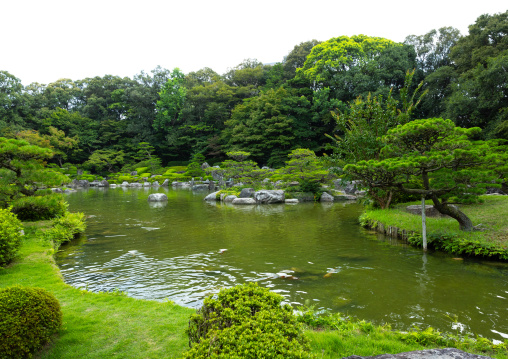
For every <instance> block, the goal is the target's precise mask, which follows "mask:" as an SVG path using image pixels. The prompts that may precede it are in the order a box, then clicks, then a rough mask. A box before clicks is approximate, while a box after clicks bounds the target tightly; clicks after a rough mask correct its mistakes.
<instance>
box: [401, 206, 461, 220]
mask: <svg viewBox="0 0 508 359" xmlns="http://www.w3.org/2000/svg"><path fill="white" fill-rule="evenodd" d="M452 206H453V205H452ZM454 207H456V206H454ZM406 212H409V213H411V214H415V215H417V216H421V215H422V206H421V205H419V204H415V205H412V206H407V207H406ZM425 216H426V217H448V216H447V215H445V214H441V213H439V211H438V210H437V209H435V208H434V206H433V205H431V204H426V205H425Z"/></svg>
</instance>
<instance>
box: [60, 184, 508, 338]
mask: <svg viewBox="0 0 508 359" xmlns="http://www.w3.org/2000/svg"><path fill="white" fill-rule="evenodd" d="M154 192H164V193H166V194H167V196H168V202H167V203H149V202H148V201H147V197H148V195H149V194H150V193H154ZM206 194H207V193H203V192H192V191H190V190H173V189H164V188H159V189H157V190H156V189H126V188H111V189H89V190H80V191H78V192H75V193H71V194H69V196H68V202H69V205H70V210H71V211H81V212H84V213H85V214H86V215H87V216H90V218H89V219H88V228H87V231H86V233H85V235H84V236H82V237H81V238H80V239H78V240H76V241H74V242H73V243H71V244H69V245H65V246H63V247H62V248H61V250H60V251H59V252H58V253H57V256H56V258H57V263H58V265H59V266H60V269H61V272H62V274H63V276H64V278H65V280H66V282H68V283H70V284H71V285H73V286H75V287H79V288H87V289H88V290H92V291H113V290H121V291H125V292H127V294H128V295H129V296H132V297H135V298H144V299H153V300H164V299H166V298H167V299H170V300H173V301H174V302H176V303H178V304H181V305H184V306H188V307H195V308H197V307H199V306H200V305H201V303H202V300H203V298H204V296H206V295H209V294H211V293H215V292H217V291H218V290H219V289H220V288H223V287H229V286H233V285H236V284H239V283H245V282H249V281H256V282H258V283H259V284H260V285H261V286H264V287H268V288H269V289H270V290H272V291H274V292H277V293H279V294H281V295H283V296H284V297H285V298H286V302H287V303H290V304H291V305H293V306H294V307H298V306H300V305H307V306H310V305H312V306H314V307H315V308H316V309H326V310H331V311H340V312H343V313H345V314H348V315H353V316H355V317H358V318H360V319H365V320H368V321H373V322H375V323H377V324H383V323H391V324H392V326H393V327H394V328H398V329H408V328H411V327H412V326H415V325H416V326H419V327H421V328H425V327H427V326H429V325H430V326H433V327H435V328H438V329H440V330H442V331H453V332H456V331H458V330H465V331H469V332H472V333H475V334H480V335H482V336H484V337H487V338H490V339H495V340H503V339H504V338H508V309H507V307H508V299H507V298H508V265H507V264H506V263H497V262H481V261H475V260H469V259H465V260H457V259H454V258H453V257H452V256H447V255H444V254H440V253H429V254H423V253H422V252H421V251H420V250H418V249H415V248H411V247H408V246H406V245H404V244H402V243H399V242H397V241H394V240H393V239H388V238H383V237H380V236H379V235H377V234H375V233H373V232H371V231H367V230H365V229H363V228H361V227H360V226H359V225H358V221H357V218H358V216H359V214H360V213H361V210H362V208H361V206H360V205H359V204H356V203H348V204H345V203H334V204H320V203H300V204H297V205H264V206H232V205H224V204H218V203H207V202H205V201H203V198H204V197H205V195H206ZM285 276H291V277H290V278H284V277H285Z"/></svg>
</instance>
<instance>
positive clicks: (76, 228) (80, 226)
mask: <svg viewBox="0 0 508 359" xmlns="http://www.w3.org/2000/svg"><path fill="white" fill-rule="evenodd" d="M52 224H53V226H52V228H50V229H48V230H47V231H46V232H45V233H44V236H45V237H46V238H47V239H48V240H51V241H53V243H54V244H55V246H56V247H58V246H59V245H60V244H62V243H64V242H68V241H70V240H71V239H72V238H74V237H75V236H76V235H79V234H80V233H83V232H84V231H85V229H86V223H85V215H84V214H83V213H70V212H66V213H65V215H64V216H62V217H58V218H55V219H54V220H53V223H52Z"/></svg>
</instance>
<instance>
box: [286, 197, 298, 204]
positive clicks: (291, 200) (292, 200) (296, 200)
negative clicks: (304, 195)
mask: <svg viewBox="0 0 508 359" xmlns="http://www.w3.org/2000/svg"><path fill="white" fill-rule="evenodd" d="M284 203H286V204H296V203H300V201H299V200H298V198H288V199H286V200H284Z"/></svg>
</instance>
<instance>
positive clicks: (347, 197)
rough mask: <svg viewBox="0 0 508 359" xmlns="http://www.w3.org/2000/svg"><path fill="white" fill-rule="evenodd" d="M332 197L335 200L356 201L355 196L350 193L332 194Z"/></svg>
mask: <svg viewBox="0 0 508 359" xmlns="http://www.w3.org/2000/svg"><path fill="white" fill-rule="evenodd" d="M333 199H334V200H335V201H356V200H357V197H356V196H353V195H351V194H343V195H337V196H333Z"/></svg>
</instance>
